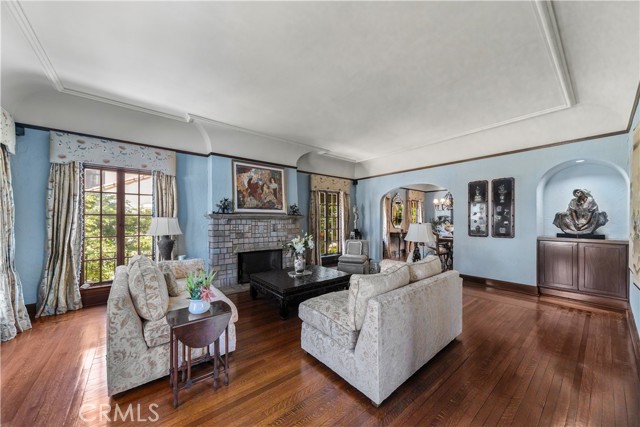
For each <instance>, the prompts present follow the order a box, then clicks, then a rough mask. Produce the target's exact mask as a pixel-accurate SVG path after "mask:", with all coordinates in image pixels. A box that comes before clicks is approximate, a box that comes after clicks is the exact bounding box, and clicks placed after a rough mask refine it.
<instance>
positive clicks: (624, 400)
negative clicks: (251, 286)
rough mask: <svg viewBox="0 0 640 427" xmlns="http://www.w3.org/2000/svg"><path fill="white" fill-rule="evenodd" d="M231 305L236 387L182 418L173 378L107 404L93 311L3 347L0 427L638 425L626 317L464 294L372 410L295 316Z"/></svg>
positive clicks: (102, 347) (204, 394) (187, 398)
mask: <svg viewBox="0 0 640 427" xmlns="http://www.w3.org/2000/svg"><path fill="white" fill-rule="evenodd" d="M231 299H232V300H233V301H234V302H235V303H236V305H237V306H238V310H239V314H240V319H239V321H238V323H237V325H236V326H237V335H238V341H237V351H236V352H235V353H234V354H233V355H232V356H231V357H230V366H231V368H230V380H231V383H230V385H229V386H228V387H224V386H222V387H220V388H218V389H217V390H213V389H212V388H211V382H210V381H205V382H204V383H201V384H197V385H195V386H194V387H192V388H191V389H190V390H187V391H184V392H181V394H180V401H181V405H180V407H179V408H178V409H174V408H173V406H172V404H171V403H172V397H171V390H170V388H169V385H168V380H167V379H166V378H163V379H160V380H157V381H154V382H152V383H149V384H146V385H144V386H141V387H138V388H136V389H134V390H131V391H129V392H125V393H123V394H121V395H118V396H116V397H115V398H113V399H109V398H108V397H107V388H106V364H105V353H106V344H105V333H106V330H105V317H106V307H104V306H103V307H93V308H88V309H84V310H80V311H79V312H75V313H70V314H67V315H63V316H58V317H52V318H47V319H44V320H38V321H36V322H34V328H33V330H31V331H29V332H26V333H24V334H21V335H19V336H18V337H17V338H16V339H15V340H12V341H9V342H7V343H3V344H2V346H1V347H0V357H1V362H0V363H1V374H2V377H1V379H0V380H1V397H0V398H1V401H0V406H1V416H2V419H1V420H0V421H1V422H2V425H8V426H44V425H51V426H62V425H68V426H85V425H91V426H93V425H123V424H124V425H163V426H197V425H212V426H213V425H215V426H227V425H228V426H251V425H274V426H294V425H295V426H304V425H337V426H374V425H397V426H413V425H450V426H467V425H471V426H481V425H489V426H498V425H515V426H536V425H538V426H574V425H575V426H583V425H593V426H614V425H615V426H625V425H628V426H639V425H640V381H639V377H638V366H637V365H636V359H635V357H634V353H633V348H632V344H631V338H630V335H629V330H628V327H627V324H626V320H625V317H624V314H622V313H619V312H613V311H607V310H600V309H592V308H589V307H587V306H584V305H581V304H578V303H563V302H562V300H560V299H554V298H548V297H544V298H537V297H532V296H527V295H519V294H515V293H510V292H505V291H494V290H487V289H485V288H482V287H478V286H474V285H471V284H465V289H464V310H463V313H464V314H463V316H464V327H463V333H462V335H460V336H459V337H458V338H457V339H456V340H455V341H454V342H453V343H451V344H450V345H449V346H447V347H446V348H445V349H444V350H443V351H441V352H440V353H439V354H438V355H437V356H436V357H435V358H434V359H432V360H431V361H430V362H429V363H428V364H427V365H425V366H424V367H423V368H422V369H420V370H419V371H418V372H417V373H416V374H415V375H414V376H413V377H411V378H410V379H409V380H408V381H407V382H405V383H404V384H403V385H402V386H401V387H400V388H399V389H398V390H396V391H395V392H394V393H393V394H392V395H391V396H390V397H389V398H388V399H387V400H386V401H385V402H383V404H382V405H381V406H380V407H379V408H375V407H373V406H372V405H371V404H370V402H369V400H368V399H367V398H365V397H364V396H363V395H362V394H360V392H358V391H357V390H355V389H354V388H353V387H351V386H350V385H349V384H348V383H346V382H345V381H343V380H342V379H341V378H340V377H338V376H337V375H336V374H335V373H333V372H332V371H331V370H329V369H328V368H326V367H325V366H324V365H323V364H322V363H320V362H318V361H317V360H316V359H314V358H313V357H312V356H309V355H307V354H304V353H303V352H302V351H301V349H300V323H301V322H300V320H299V319H298V318H297V317H296V316H295V312H294V313H292V316H291V318H290V319H289V320H287V321H281V320H280V319H279V317H278V311H277V309H276V307H275V305H274V303H272V302H271V301H269V300H265V299H258V300H256V301H252V300H251V299H250V298H249V296H248V293H246V292H245V293H241V294H236V295H232V296H231ZM101 405H103V407H102V408H100V406H101ZM130 405H131V406H130ZM100 409H102V413H103V415H102V416H100ZM107 417H108V419H107ZM114 418H117V420H114ZM123 419H124V421H123Z"/></svg>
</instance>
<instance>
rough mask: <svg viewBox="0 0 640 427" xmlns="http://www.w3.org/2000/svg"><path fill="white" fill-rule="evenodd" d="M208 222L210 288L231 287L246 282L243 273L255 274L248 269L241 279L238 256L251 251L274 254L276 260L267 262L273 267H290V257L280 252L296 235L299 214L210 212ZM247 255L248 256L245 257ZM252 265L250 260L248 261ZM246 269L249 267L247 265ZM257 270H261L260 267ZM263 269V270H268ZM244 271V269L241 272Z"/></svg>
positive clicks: (291, 259) (298, 229) (291, 264)
mask: <svg viewBox="0 0 640 427" xmlns="http://www.w3.org/2000/svg"><path fill="white" fill-rule="evenodd" d="M208 217H209V219H210V220H211V222H210V223H209V266H210V268H211V269H212V270H213V271H215V272H216V273H217V274H216V277H215V279H214V280H213V285H214V286H216V287H218V288H225V287H229V286H234V285H236V284H238V283H243V282H245V281H247V280H248V276H247V275H246V274H250V273H254V272H257V270H255V269H254V270H249V271H248V273H247V272H246V271H243V273H246V274H245V277H244V278H241V277H240V275H239V273H240V266H241V261H240V257H242V258H244V257H245V255H244V254H247V253H251V252H271V251H274V252H278V253H279V255H276V256H279V257H280V258H278V259H277V260H275V261H269V262H268V263H267V265H268V266H269V268H268V269H270V268H271V265H272V264H273V265H275V266H277V268H287V267H291V266H293V258H292V257H291V256H290V255H289V254H288V253H283V252H282V245H283V244H284V243H285V242H287V241H289V240H291V239H292V238H294V237H296V236H298V235H299V234H300V220H301V219H302V218H304V217H303V216H299V215H283V214H249V213H231V214H219V213H213V212H212V213H210V214H209V215H208ZM249 256H250V255H249ZM248 263H250V264H253V261H248ZM249 268H250V269H251V268H253V267H252V266H249ZM259 268H264V266H260V267H259ZM268 269H267V270H268ZM245 270H246V269H245Z"/></svg>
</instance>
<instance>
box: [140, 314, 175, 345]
mask: <svg viewBox="0 0 640 427" xmlns="http://www.w3.org/2000/svg"><path fill="white" fill-rule="evenodd" d="M169 333H170V329H169V324H168V323H167V319H166V318H164V317H163V318H162V319H160V320H145V321H143V322H142V334H143V335H144V341H145V342H146V343H147V347H149V348H152V347H157V346H159V345H163V344H166V343H168V342H169Z"/></svg>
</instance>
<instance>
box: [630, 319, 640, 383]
mask: <svg viewBox="0 0 640 427" xmlns="http://www.w3.org/2000/svg"><path fill="white" fill-rule="evenodd" d="M627 325H628V327H629V333H630V334H631V344H632V346H633V353H634V355H635V356H636V366H640V335H638V328H637V326H636V321H635V319H634V318H633V313H632V312H631V310H627ZM637 372H638V378H639V379H640V369H637Z"/></svg>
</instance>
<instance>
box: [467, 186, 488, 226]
mask: <svg viewBox="0 0 640 427" xmlns="http://www.w3.org/2000/svg"><path fill="white" fill-rule="evenodd" d="M467 196H468V199H467V200H468V210H467V232H468V234H469V237H488V236H489V222H490V221H489V181H487V180H484V181H471V182H469V183H468V184H467Z"/></svg>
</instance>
